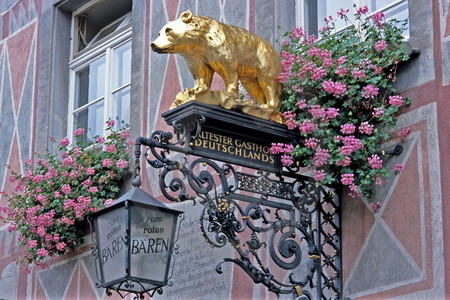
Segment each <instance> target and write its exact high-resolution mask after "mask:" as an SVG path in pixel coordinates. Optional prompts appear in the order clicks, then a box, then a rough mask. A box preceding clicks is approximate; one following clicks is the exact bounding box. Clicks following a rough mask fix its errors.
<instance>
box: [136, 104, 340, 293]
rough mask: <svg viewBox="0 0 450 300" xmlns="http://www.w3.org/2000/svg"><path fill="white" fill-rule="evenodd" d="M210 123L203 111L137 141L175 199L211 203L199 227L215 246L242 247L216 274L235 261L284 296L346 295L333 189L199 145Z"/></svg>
mask: <svg viewBox="0 0 450 300" xmlns="http://www.w3.org/2000/svg"><path fill="white" fill-rule="evenodd" d="M196 105H198V104H196ZM180 108H181V107H180ZM180 111H181V110H180ZM230 113H232V112H227V114H230ZM163 116H164V115H163ZM186 116H188V117H186ZM210 117H211V116H210ZM214 117H216V116H214ZM219 117H220V115H219ZM223 120H225V119H223ZM223 120H221V121H223ZM166 121H167V119H166ZM205 123H208V118H207V117H205V116H204V115H203V114H197V113H196V114H193V115H188V114H186V115H183V118H178V119H174V120H172V121H171V122H169V124H171V125H172V127H173V128H174V133H173V134H172V133H170V132H164V131H155V132H153V134H152V135H151V136H150V137H149V138H142V137H141V138H138V139H136V148H135V155H136V162H137V164H139V161H140V157H141V154H142V153H141V151H142V150H141V148H142V146H145V147H146V148H145V151H144V155H145V159H146V161H147V163H148V164H149V165H150V166H152V167H153V168H156V169H158V170H159V187H160V189H161V192H162V194H163V195H164V196H165V197H166V198H167V199H168V200H170V201H174V202H183V201H192V203H193V205H202V206H203V208H202V210H201V215H200V216H199V219H198V220H199V227H200V231H201V234H202V235H203V238H204V240H205V242H206V243H208V244H209V246H210V247H213V248H222V247H225V246H227V245H231V246H232V247H233V248H234V249H235V251H236V253H237V255H236V256H235V257H226V258H224V259H223V261H222V262H219V263H218V264H217V266H216V271H217V272H218V273H221V272H222V265H223V264H224V263H234V264H235V265H237V266H239V267H240V268H241V269H242V270H243V271H244V272H245V273H246V274H248V276H249V277H250V278H251V279H252V280H253V282H254V283H256V284H262V285H264V286H265V287H266V288H267V289H268V290H269V291H270V292H273V293H275V294H276V295H282V294H284V295H289V294H290V295H294V296H295V297H297V298H298V299H340V298H341V290H342V286H341V285H342V284H341V278H340V274H341V266H340V238H339V235H340V224H339V222H340V220H339V216H340V212H339V208H340V207H339V198H338V197H337V195H336V194H335V193H334V191H333V189H331V188H330V189H325V188H323V187H317V186H316V185H315V182H314V181H313V180H311V178H309V177H306V176H303V175H300V174H299V173H298V170H294V169H288V168H283V169H282V168H279V169H276V171H275V172H270V171H268V170H261V169H256V168H254V167H253V166H250V167H249V166H247V165H246V163H245V162H242V161H241V160H239V158H233V157H231V158H230V157H228V156H225V155H224V156H223V157H222V156H221V155H220V154H219V155H218V154H217V153H213V154H210V153H209V152H208V151H205V150H203V149H199V148H197V147H195V145H196V141H197V140H198V139H199V138H200V137H201V134H202V130H205V128H206V130H211V127H210V125H208V124H205ZM278 125H279V124H278ZM278 125H277V126H278ZM230 130H231V129H230ZM236 166H239V167H236ZM273 170H275V168H274V169H273ZM268 258H270V259H268Z"/></svg>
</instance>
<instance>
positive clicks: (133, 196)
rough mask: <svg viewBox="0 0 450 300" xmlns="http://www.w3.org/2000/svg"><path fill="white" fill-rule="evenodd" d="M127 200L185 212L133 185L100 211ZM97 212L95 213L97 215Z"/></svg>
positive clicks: (176, 211)
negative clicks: (167, 204)
mask: <svg viewBox="0 0 450 300" xmlns="http://www.w3.org/2000/svg"><path fill="white" fill-rule="evenodd" d="M125 201H132V202H134V203H139V204H142V205H146V206H154V207H158V208H161V209H163V210H169V211H171V212H173V213H179V214H181V213H183V211H179V210H176V209H173V208H170V207H168V206H166V205H165V204H163V203H162V202H161V201H159V200H158V199H156V198H155V197H153V196H152V195H150V194H149V193H147V192H146V191H144V190H142V189H141V188H139V187H133V188H131V189H130V190H129V191H128V192H126V193H125V194H123V195H122V196H120V197H119V198H118V199H117V200H116V201H114V203H113V204H112V205H110V206H108V207H106V208H105V209H103V210H101V211H99V212H98V213H101V212H104V211H105V210H107V211H109V210H110V209H113V208H114V207H116V206H119V205H123V202H125ZM95 214H96V213H94V215H95Z"/></svg>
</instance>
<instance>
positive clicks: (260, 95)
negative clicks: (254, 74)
mask: <svg viewBox="0 0 450 300" xmlns="http://www.w3.org/2000/svg"><path fill="white" fill-rule="evenodd" d="M241 83H242V85H243V86H244V88H245V90H246V91H247V92H248V93H249V94H250V96H252V98H253V99H254V100H255V101H256V102H258V103H259V104H265V103H266V97H265V96H264V92H263V90H262V89H261V87H260V86H259V84H258V80H256V79H248V78H242V79H241Z"/></svg>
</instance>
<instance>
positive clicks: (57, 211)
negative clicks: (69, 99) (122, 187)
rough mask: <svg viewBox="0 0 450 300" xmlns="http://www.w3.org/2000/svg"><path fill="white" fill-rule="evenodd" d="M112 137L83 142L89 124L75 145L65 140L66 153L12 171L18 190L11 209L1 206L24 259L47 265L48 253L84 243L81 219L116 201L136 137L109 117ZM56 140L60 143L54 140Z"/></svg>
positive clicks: (61, 145) (10, 196) (11, 196)
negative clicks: (133, 137)
mask: <svg viewBox="0 0 450 300" xmlns="http://www.w3.org/2000/svg"><path fill="white" fill-rule="evenodd" d="M107 124H108V126H109V127H108V128H107V132H109V135H108V136H107V137H95V139H94V140H96V142H95V143H91V144H88V145H83V144H82V142H81V140H82V139H83V136H84V135H85V134H86V133H85V130H84V128H79V129H77V130H76V131H75V132H74V136H75V141H74V143H73V144H71V142H70V140H69V139H68V138H63V139H62V140H61V141H60V142H59V145H58V147H59V148H58V149H59V151H60V153H59V154H58V155H54V154H51V153H50V152H49V151H46V153H45V154H44V155H42V156H38V155H35V156H34V157H33V158H32V159H29V160H27V161H26V162H25V172H24V173H23V174H20V173H17V172H15V171H12V176H11V177H10V178H9V180H10V182H11V184H12V185H13V186H14V187H15V188H14V190H13V192H11V193H9V194H7V193H5V192H2V194H3V195H4V196H5V197H6V198H7V199H8V207H0V212H3V215H4V218H5V220H6V221H7V222H8V223H10V224H11V225H10V226H9V228H8V229H9V230H10V231H12V230H18V231H19V242H20V246H22V247H24V248H25V249H26V251H25V253H26V254H25V257H23V258H22V261H27V262H28V263H32V262H34V263H35V264H37V265H43V261H44V260H45V258H46V257H48V256H55V255H61V254H64V253H66V252H68V251H70V250H73V249H76V248H77V247H79V246H80V245H81V242H82V239H81V234H82V233H83V232H82V231H80V229H79V228H78V227H77V226H76V225H77V224H78V222H79V221H81V220H83V218H84V217H85V216H86V215H88V214H90V213H92V212H95V211H97V210H100V209H102V208H104V207H105V206H107V205H110V204H111V203H112V199H114V197H115V195H116V193H117V192H118V191H119V187H118V184H119V181H120V180H121V177H122V175H123V173H124V172H125V171H126V170H127V168H128V161H129V159H130V153H131V149H132V148H131V146H132V145H133V144H134V141H133V140H132V139H130V138H129V132H128V131H126V130H124V131H114V129H113V128H114V126H115V121H113V120H110V121H108V123H107ZM50 140H51V141H52V142H55V143H56V141H55V140H54V139H53V138H51V139H50Z"/></svg>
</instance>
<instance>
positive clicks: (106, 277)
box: [95, 206, 127, 284]
mask: <svg viewBox="0 0 450 300" xmlns="http://www.w3.org/2000/svg"><path fill="white" fill-rule="evenodd" d="M126 222H127V211H126V209H125V207H123V206H122V207H120V208H117V209H115V210H111V211H108V212H106V213H104V214H101V215H99V216H98V217H97V218H96V224H95V228H96V231H97V246H98V251H99V253H98V256H99V259H100V264H101V266H102V268H101V270H102V274H101V275H102V279H103V284H105V283H110V282H114V281H116V280H118V279H122V278H125V277H126V265H125V264H126V253H127V251H126V245H125V233H126V228H127V223H126Z"/></svg>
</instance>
